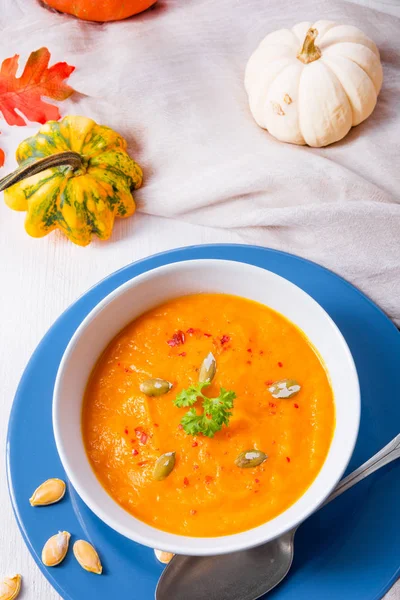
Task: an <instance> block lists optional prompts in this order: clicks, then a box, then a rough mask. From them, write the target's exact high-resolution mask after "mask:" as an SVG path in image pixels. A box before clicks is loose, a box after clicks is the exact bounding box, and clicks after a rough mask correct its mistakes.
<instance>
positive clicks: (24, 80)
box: [0, 48, 75, 166]
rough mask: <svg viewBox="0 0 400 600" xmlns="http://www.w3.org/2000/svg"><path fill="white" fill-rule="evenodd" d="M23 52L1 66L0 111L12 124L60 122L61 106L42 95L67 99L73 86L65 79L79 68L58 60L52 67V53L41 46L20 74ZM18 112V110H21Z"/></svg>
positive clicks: (0, 154) (0, 160) (56, 98)
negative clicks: (49, 101)
mask: <svg viewBox="0 0 400 600" xmlns="http://www.w3.org/2000/svg"><path fill="white" fill-rule="evenodd" d="M18 60H19V55H18V54H15V56H12V57H11V58H6V59H5V60H4V61H3V63H2V65H1V69H0V113H2V114H3V116H4V118H5V120H6V121H7V123H8V124H9V125H20V126H21V125H26V121H25V120H24V118H23V117H22V116H21V115H24V117H25V118H26V119H28V120H29V121H36V122H37V123H46V121H50V120H54V121H57V120H58V119H59V118H60V116H61V115H60V112H59V110H58V108H57V106H54V105H53V104H49V103H48V102H45V101H44V100H42V96H45V97H47V98H52V99H54V100H65V99H66V98H68V96H70V95H71V94H72V93H73V91H74V90H73V89H72V88H71V87H70V86H69V85H67V84H66V83H65V80H66V79H67V78H68V77H69V76H70V75H71V73H72V72H73V71H74V70H75V67H72V66H71V65H68V64H67V63H66V62H58V63H56V64H55V65H53V66H52V67H49V62H50V52H49V51H48V49H47V48H40V49H39V50H36V51H35V52H32V53H31V54H30V56H29V58H28V60H27V63H26V65H25V68H24V70H23V73H22V75H21V76H20V77H17V76H16V75H17V69H18ZM17 111H18V112H17ZM3 162H4V152H3V151H2V150H0V166H1V165H2V163H3Z"/></svg>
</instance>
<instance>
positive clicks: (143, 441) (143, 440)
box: [140, 432, 148, 444]
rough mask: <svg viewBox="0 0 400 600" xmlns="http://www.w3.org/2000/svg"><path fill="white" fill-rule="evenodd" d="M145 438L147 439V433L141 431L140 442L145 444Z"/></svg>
mask: <svg viewBox="0 0 400 600" xmlns="http://www.w3.org/2000/svg"><path fill="white" fill-rule="evenodd" d="M147 439H148V435H147V434H146V433H144V432H143V433H142V435H141V436H140V443H141V444H145V443H146V442H147Z"/></svg>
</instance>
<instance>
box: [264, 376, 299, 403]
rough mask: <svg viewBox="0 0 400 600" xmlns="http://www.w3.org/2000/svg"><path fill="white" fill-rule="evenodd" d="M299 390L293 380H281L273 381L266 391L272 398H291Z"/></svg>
mask: <svg viewBox="0 0 400 600" xmlns="http://www.w3.org/2000/svg"><path fill="white" fill-rule="evenodd" d="M300 390H301V386H300V385H299V384H298V383H297V381H296V380H295V379H281V380H280V381H275V383H273V384H272V385H271V386H270V387H269V388H268V391H269V392H270V393H271V395H272V396H273V397H274V398H292V397H293V396H295V395H296V394H298V393H299V391H300Z"/></svg>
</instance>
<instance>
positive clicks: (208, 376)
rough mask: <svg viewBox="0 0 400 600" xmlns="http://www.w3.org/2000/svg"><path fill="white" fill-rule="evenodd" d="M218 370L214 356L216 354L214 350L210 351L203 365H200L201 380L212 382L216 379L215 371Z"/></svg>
mask: <svg viewBox="0 0 400 600" xmlns="http://www.w3.org/2000/svg"><path fill="white" fill-rule="evenodd" d="M216 370H217V362H216V360H215V358H214V355H213V353H212V352H210V353H209V354H208V355H207V356H206V357H205V359H204V360H203V362H202V364H201V367H200V372H199V381H200V382H201V383H202V382H205V381H207V382H208V383H211V381H212V380H213V379H214V376H215V373H216Z"/></svg>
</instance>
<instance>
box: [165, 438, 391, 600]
mask: <svg viewBox="0 0 400 600" xmlns="http://www.w3.org/2000/svg"><path fill="white" fill-rule="evenodd" d="M399 457H400V434H399V435H398V436H396V437H395V438H394V440H392V441H391V442H390V443H389V444H388V445H387V446H385V447H384V448H382V450H380V451H379V452H378V453H377V454H375V455H374V456H373V457H372V458H370V459H369V460H368V461H367V462H366V463H364V464H363V465H361V467H359V468H358V469H356V470H355V471H354V472H353V473H351V474H350V475H348V476H347V477H345V478H344V479H342V481H341V482H340V483H339V484H338V486H337V487H336V488H335V489H334V491H333V492H332V493H331V495H330V496H328V498H327V500H325V502H324V504H322V506H325V504H328V502H330V501H331V500H333V499H334V498H336V497H337V496H339V495H340V494H342V493H343V492H345V491H346V490H348V489H349V488H351V487H352V486H353V485H355V484H356V483H358V482H359V481H361V480H362V479H365V477H368V475H371V473H374V471H377V470H378V469H380V468H381V467H383V466H385V465H387V464H388V463H390V462H392V461H393V460H396V459H397V458H399ZM297 527H298V526H297ZM297 527H295V528H294V529H291V530H290V531H288V532H287V533H285V534H283V535H281V536H280V537H279V538H277V539H275V540H272V541H271V542H268V543H267V544H264V545H262V546H259V547H258V548H252V549H250V550H242V551H240V552H234V553H232V554H221V555H219V556H204V557H203V556H202V557H198V556H178V555H177V556H175V557H174V558H173V559H172V561H171V562H170V563H169V565H168V566H167V567H166V569H165V570H164V572H163V574H162V575H161V577H160V580H159V582H158V585H157V589H156V595H155V598H156V600H172V599H173V600H188V599H189V598H190V600H257V598H260V597H261V596H263V595H264V594H266V593H267V592H269V591H270V590H272V589H273V588H274V587H275V586H276V585H278V583H280V582H281V581H282V579H283V578H284V577H285V576H286V575H287V573H288V571H289V569H290V567H291V565H292V561H293V552H294V544H293V542H294V536H295V533H296V531H297Z"/></svg>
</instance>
